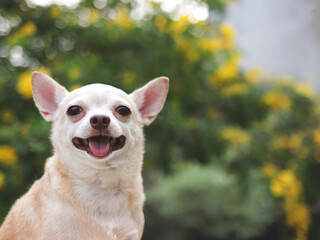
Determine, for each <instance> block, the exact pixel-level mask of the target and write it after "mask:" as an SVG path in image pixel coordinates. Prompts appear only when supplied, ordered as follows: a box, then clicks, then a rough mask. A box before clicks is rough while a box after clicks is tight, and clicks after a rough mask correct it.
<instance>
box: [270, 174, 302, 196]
mask: <svg viewBox="0 0 320 240" xmlns="http://www.w3.org/2000/svg"><path fill="white" fill-rule="evenodd" d="M270 189H271V193H272V194H273V195H274V196H275V197H290V198H293V199H296V198H297V197H298V196H299V194H300V193H301V191H302V186H301V182H300V181H299V180H298V179H297V178H296V176H295V175H294V174H293V172H292V170H282V171H280V172H279V173H278V174H277V176H276V177H275V178H274V179H272V182H271V185H270Z"/></svg>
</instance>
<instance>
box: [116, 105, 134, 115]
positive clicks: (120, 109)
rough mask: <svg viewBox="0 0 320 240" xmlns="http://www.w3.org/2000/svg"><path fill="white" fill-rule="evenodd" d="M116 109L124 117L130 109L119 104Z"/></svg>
mask: <svg viewBox="0 0 320 240" xmlns="http://www.w3.org/2000/svg"><path fill="white" fill-rule="evenodd" d="M116 111H117V113H119V114H120V115H121V116H123V117H126V116H128V115H129V114H130V113H131V111H130V109H129V108H127V107H126V106H120V107H118V108H117V109H116Z"/></svg>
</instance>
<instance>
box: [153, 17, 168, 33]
mask: <svg viewBox="0 0 320 240" xmlns="http://www.w3.org/2000/svg"><path fill="white" fill-rule="evenodd" d="M155 24H156V26H157V28H158V29H159V31H160V32H162V33H167V32H168V26H167V19H166V18H165V17H163V16H157V17H156V19H155Z"/></svg>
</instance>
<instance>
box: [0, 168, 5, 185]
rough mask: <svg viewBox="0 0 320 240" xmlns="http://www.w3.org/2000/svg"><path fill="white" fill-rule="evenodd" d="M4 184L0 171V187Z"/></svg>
mask: <svg viewBox="0 0 320 240" xmlns="http://www.w3.org/2000/svg"><path fill="white" fill-rule="evenodd" d="M4 184H5V181H4V174H3V173H2V172H0V188H3V187H4Z"/></svg>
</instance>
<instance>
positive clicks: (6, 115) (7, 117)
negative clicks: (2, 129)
mask: <svg viewBox="0 0 320 240" xmlns="http://www.w3.org/2000/svg"><path fill="white" fill-rule="evenodd" d="M1 120H2V121H3V122H5V123H10V122H12V121H13V120H14V115H13V113H12V112H11V111H9V110H5V111H3V112H2V113H1Z"/></svg>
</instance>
